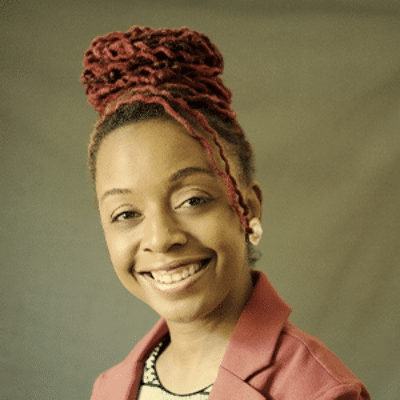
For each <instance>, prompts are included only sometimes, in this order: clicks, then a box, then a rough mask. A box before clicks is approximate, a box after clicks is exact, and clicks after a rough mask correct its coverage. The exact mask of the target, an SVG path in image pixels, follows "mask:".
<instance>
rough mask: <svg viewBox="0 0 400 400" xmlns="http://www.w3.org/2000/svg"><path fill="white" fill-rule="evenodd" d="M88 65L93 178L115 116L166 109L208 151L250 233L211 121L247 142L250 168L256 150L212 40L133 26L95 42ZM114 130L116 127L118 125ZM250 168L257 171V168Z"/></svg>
mask: <svg viewBox="0 0 400 400" xmlns="http://www.w3.org/2000/svg"><path fill="white" fill-rule="evenodd" d="M84 67H85V70H84V72H83V74H82V76H81V82H82V83H83V84H84V85H85V87H86V94H87V96H88V101H89V103H90V104H91V105H92V106H93V107H94V109H95V110H96V111H97V112H98V113H99V115H100V120H99V121H98V123H97V124H96V129H95V131H94V133H93V134H92V137H91V143H90V145H89V165H90V167H91V171H92V177H94V171H95V158H96V153H97V150H98V147H99V144H100V141H101V139H102V137H104V136H105V134H106V133H107V132H109V131H111V130H112V128H111V129H110V128H109V129H108V130H107V129H106V131H107V132H105V130H104V126H105V125H107V123H108V125H110V121H109V120H110V118H112V117H113V115H115V114H117V113H119V114H121V112H122V113H124V112H125V111H126V108H127V107H128V106H129V105H133V104H142V105H143V103H145V104H148V105H149V106H150V108H151V106H155V107H156V109H157V107H158V109H159V108H160V106H162V108H163V111H164V112H165V113H167V114H168V115H169V116H171V117H173V118H174V119H175V120H177V121H178V122H180V123H181V124H182V125H183V126H185V127H186V129H187V130H188V132H189V133H190V134H191V135H192V136H193V137H194V138H196V139H197V140H198V141H199V142H200V144H201V145H202V146H203V147H204V148H205V149H206V150H207V152H208V155H209V158H210V161H211V164H212V166H213V168H214V170H215V171H216V172H217V174H218V175H219V176H220V177H221V178H222V179H223V181H224V183H225V185H226V188H227V192H228V195H229V200H230V203H231V204H232V206H233V207H234V209H235V210H236V212H237V214H238V215H239V218H240V221H241V223H242V225H243V226H244V227H245V228H246V231H247V233H251V229H250V228H249V226H248V219H247V214H248V206H247V205H246V203H245V202H244V200H243V196H242V194H241V192H240V190H239V189H238V187H237V182H236V181H235V179H234V177H233V176H232V175H231V173H230V166H229V163H228V160H227V158H226V156H225V153H224V151H223V148H222V145H221V143H220V141H219V139H218V134H217V132H216V130H215V129H213V128H212V127H211V125H215V122H214V124H212V123H210V120H214V121H215V117H214V118H212V116H215V115H217V116H218V118H217V119H220V122H221V121H223V122H225V125H229V126H230V127H231V128H233V129H231V131H234V132H235V134H237V136H238V138H234V139H233V140H231V142H233V143H238V140H239V139H240V140H241V141H242V143H241V145H242V147H243V144H244V147H245V152H247V155H246V156H245V158H247V159H248V160H247V164H251V165H252V154H251V147H250V145H249V143H248V142H247V141H246V139H245V138H244V134H243V131H242V130H241V128H240V126H239V124H238V123H237V122H236V120H235V116H236V113H235V112H234V111H232V110H231V108H230V103H231V95H232V94H231V91H230V90H229V89H228V88H226V87H225V86H224V84H223V82H222V80H221V78H219V75H220V74H221V73H222V71H223V58H222V55H221V54H220V52H219V51H218V49H217V48H216V47H215V46H214V45H213V44H212V43H211V42H210V40H209V39H208V37H207V36H205V35H203V34H200V33H198V32H194V31H191V30H189V29H187V28H182V29H174V30H171V29H157V30H153V29H151V28H148V27H144V28H142V27H137V26H134V27H132V28H131V29H129V30H128V31H127V32H126V33H123V32H113V33H109V34H108V35H105V36H102V37H97V38H95V39H94V40H93V42H92V44H91V46H90V48H89V49H88V50H87V52H86V53H85V59H84ZM148 108H149V107H148ZM153 109H154V107H153ZM121 110H122V111H121ZM204 110H205V111H206V112H204ZM139 113H140V111H139ZM205 115H208V117H209V118H208V120H207V118H206V117H205ZM190 120H192V121H194V122H195V123H197V124H198V125H199V126H200V127H201V128H202V129H204V130H205V131H206V132H209V133H210V134H211V135H212V138H213V141H214V142H215V144H216V146H217V149H218V151H219V155H220V157H221V159H222V160H223V162H224V168H225V171H222V170H221V169H220V168H219V167H218V166H217V164H216V162H215V158H214V154H213V150H212V147H211V145H210V143H209V142H208V141H207V140H206V138H204V137H203V136H201V135H200V134H199V133H197V132H196V131H195V129H194V127H193V124H191V123H190V122H189V121H190ZM216 125H221V123H219V124H218V123H217V124H216ZM111 126H114V127H115V122H111ZM101 131H103V133H102V134H100V133H99V132H101ZM231 136H232V135H231ZM239 136H240V138H239ZM239 153H240V152H239ZM239 158H240V154H239ZM248 169H250V170H252V166H251V167H249V168H248Z"/></svg>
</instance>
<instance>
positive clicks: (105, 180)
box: [96, 119, 222, 190]
mask: <svg viewBox="0 0 400 400" xmlns="http://www.w3.org/2000/svg"><path fill="white" fill-rule="evenodd" d="M214 154H215V155H216V156H217V153H216V152H215V149H214ZM217 162H218V161H217ZM188 166H191V167H201V168H206V169H212V167H211V163H210V159H209V157H208V154H207V151H206V149H204V147H203V146H202V145H201V144H200V143H199V142H198V140H196V139H195V138H193V137H192V136H190V134H189V133H188V132H187V131H186V129H185V128H184V127H183V126H182V125H180V124H179V123H178V122H175V121H171V120H164V119H154V120H148V121H141V122H137V123H132V124H129V125H125V126H123V127H120V128H118V129H116V130H115V131H113V132H111V133H110V134H109V135H108V136H106V137H105V138H104V140H103V143H102V144H101V146H100V149H99V152H98V155H97V163H96V169H97V174H96V187H99V189H101V190H103V189H104V186H107V187H108V186H110V185H117V186H121V185H130V186H135V184H137V183H138V182H139V181H140V182H142V181H143V180H147V181H150V180H152V181H157V180H166V179H167V178H168V177H169V176H171V174H173V173H174V172H176V171H178V170H179V169H182V168H186V167H188ZM219 167H220V168H222V165H221V164H219Z"/></svg>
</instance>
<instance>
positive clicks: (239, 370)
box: [221, 271, 291, 381]
mask: <svg viewBox="0 0 400 400" xmlns="http://www.w3.org/2000/svg"><path fill="white" fill-rule="evenodd" d="M253 279H254V280H255V281H256V283H255V286H254V289H253V292H252V294H251V296H250V298H249V300H248V302H247V303H246V306H245V308H244V309H243V311H242V314H241V316H240V318H239V320H238V322H237V324H236V327H235V329H234V331H233V333H232V336H231V338H230V340H229V343H228V347H227V349H226V352H225V356H224V358H223V360H222V364H221V367H222V368H224V369H225V370H227V371H230V372H231V373H233V374H234V375H235V376H237V377H239V378H240V379H242V380H243V381H245V380H246V379H248V378H249V377H250V376H251V375H253V374H254V373H256V372H257V371H259V370H261V369H264V368H266V367H267V366H268V365H269V364H270V363H271V358H272V356H273V353H274V351H275V348H276V344H277V341H278V339H279V336H280V333H281V331H282V328H283V325H284V324H285V322H286V320H287V318H288V316H289V314H290V312H291V309H290V307H289V306H288V305H287V304H286V303H285V302H284V301H283V300H282V299H281V297H280V296H279V295H278V293H277V292H276V290H275V289H274V287H273V286H272V285H271V283H270V282H269V281H268V278H267V277H266V275H265V274H264V273H263V272H261V271H253Z"/></svg>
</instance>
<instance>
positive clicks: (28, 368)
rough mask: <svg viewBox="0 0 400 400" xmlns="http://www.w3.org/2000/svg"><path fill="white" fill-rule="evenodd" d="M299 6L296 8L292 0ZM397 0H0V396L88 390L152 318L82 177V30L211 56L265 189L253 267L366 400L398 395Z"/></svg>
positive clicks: (50, 398) (89, 120)
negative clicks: (195, 34)
mask: <svg viewBox="0 0 400 400" xmlns="http://www.w3.org/2000/svg"><path fill="white" fill-rule="evenodd" d="M299 4H301V6H299ZM399 11H400V7H399V3H398V2H395V1H393V0H392V1H390V0H387V1H386V0H385V1H383V0H381V1H379V0H377V1H375V2H374V1H362V0H359V1H355V0H354V1H351V0H343V1H335V0H333V1H331V0H326V1H324V0H321V1H316V0H315V1H296V2H295V1H293V2H290V1H285V0H282V1H278V0H276V1H274V2H269V1H257V0H253V1H245V0H223V1H211V0H208V1H205V0H202V1H198V2H196V1H190V0H186V1H167V0H163V1H161V0H160V1H152V0H148V1H144V0H143V1H135V0H130V1H128V0H125V1H104V0H96V1H95V0H90V1H77V0H76V1H73V0H71V1H50V0H41V1H40V2H39V1H38V2H34V1H27V0H24V1H23V0H18V1H17V0H7V1H0V32H1V41H0V67H1V87H0V88H1V100H0V113H1V114H0V115H1V123H0V129H1V158H0V161H1V175H0V176H1V180H2V187H1V207H0V209H1V213H2V216H1V228H0V229H1V249H2V257H1V260H2V262H1V271H0V274H1V275H0V279H1V281H0V290H1V292H0V296H1V299H0V300H1V307H0V314H1V327H0V328H1V331H0V346H1V357H0V398H1V399H4V400H6V399H9V400H23V399H24V400H25V399H29V400H36V399H38V400H39V399H40V400H54V399H57V400H58V399H60V400H61V399H69V400H70V399H89V397H90V393H91V387H92V384H93V381H94V379H95V378H96V376H97V375H98V374H99V373H101V372H102V371H104V370H105V369H107V368H109V367H111V366H112V365H114V364H115V363H117V362H118V361H120V360H122V359H123V358H124V357H125V356H126V355H127V353H128V352H129V351H130V349H131V348H132V347H133V345H134V344H135V343H136V342H137V341H138V340H139V339H140V338H141V337H142V335H143V334H144V333H145V332H146V331H147V330H148V329H149V328H150V327H151V326H152V324H153V323H154V322H155V321H156V319H157V316H156V315H155V314H154V312H152V311H151V310H149V309H148V308H147V307H146V306H145V305H142V304H141V303H139V301H137V300H136V299H134V298H133V297H132V296H131V295H130V294H128V293H127V292H126V291H125V289H124V288H123V287H122V285H120V283H119V282H118V280H117V278H116V277H115V276H114V273H113V270H112V267H111V265H110V262H109V260H108V254H107V251H106V248H105V243H104V240H103V237H102V232H101V228H100V225H99V222H98V219H97V212H96V208H95V204H94V201H93V194H92V192H91V187H90V182H89V179H88V177H87V173H86V167H85V163H86V143H87V138H88V135H89V132H90V131H91V128H92V125H93V124H94V122H95V114H94V112H93V111H91V109H90V107H89V106H88V105H87V104H86V98H85V96H84V92H83V87H81V85H80V84H79V82H78V79H79V75H80V73H81V63H82V57H83V53H84V51H85V50H86V49H87V47H88V46H89V44H90V42H91V40H92V39H93V38H94V37H95V36H97V35H103V34H106V33H108V32H110V31H113V30H123V31H125V30H127V29H128V28H129V27H130V26H131V25H134V24H139V25H150V26H152V27H161V26H167V27H181V26H189V27H191V28H193V29H197V30H200V31H203V32H205V33H207V34H208V35H209V36H210V37H211V38H212V40H213V41H214V42H215V43H216V44H217V45H218V46H219V48H220V50H221V52H222V53H223V54H224V56H225V61H226V72H225V75H224V76H225V80H226V83H227V85H228V86H229V87H231V88H232V90H233V94H234V104H233V107H234V109H235V110H237V111H238V116H239V120H240V122H241V123H242V124H243V126H244V128H245V130H246V131H247V133H248V136H249V138H250V140H251V141H252V142H253V144H254V147H255V151H256V155H257V167H258V178H259V180H260V182H261V184H262V186H263V188H264V193H265V203H264V216H263V226H264V231H265V233H264V237H263V241H262V243H261V245H260V247H261V250H262V252H263V258H262V260H261V261H260V263H259V265H258V267H259V268H262V269H263V270H264V271H266V273H267V274H268V276H269V277H270V279H271V281H272V282H273V283H274V285H275V286H276V287H277V289H278V290H279V292H280V293H281V294H282V296H283V297H284V298H285V299H286V301H287V302H288V303H289V304H290V305H291V306H292V307H293V309H294V311H293V313H292V317H291V319H292V321H293V322H294V323H296V324H297V325H298V326H299V327H301V328H302V329H304V330H306V331H308V332H310V333H312V334H314V335H316V336H318V337H319V338H321V339H322V340H323V341H324V342H325V343H326V344H327V345H328V346H329V347H330V348H331V349H332V350H333V351H334V352H335V353H337V354H338V355H339V356H340V357H341V358H342V359H343V361H344V362H345V363H346V364H347V365H348V366H349V367H350V368H351V369H352V370H353V371H354V372H355V373H356V374H357V375H358V376H359V377H360V378H361V379H362V380H363V381H364V382H365V384H366V385H367V387H368V388H369V390H370V392H371V394H372V397H373V399H375V400H384V399H385V400H388V399H399V398H400V361H399V360H400V339H399V336H400V312H399V305H400V296H399V286H400V269H399V253H400V211H399V207H400V182H399V180H400V176H399V175H400V134H399V133H400V113H399V111H400V85H399V81H400V78H399V77H400V24H399V19H400V17H399Z"/></svg>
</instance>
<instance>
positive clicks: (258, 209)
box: [247, 181, 263, 221]
mask: <svg viewBox="0 0 400 400" xmlns="http://www.w3.org/2000/svg"><path fill="white" fill-rule="evenodd" d="M262 202H263V192H262V189H261V186H260V184H259V183H258V182H257V181H252V182H251V184H250V185H249V188H248V197H247V205H248V207H249V215H248V218H249V219H252V218H258V219H259V220H260V221H261V216H262Z"/></svg>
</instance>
